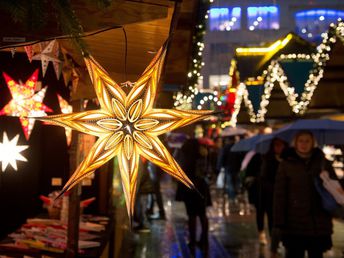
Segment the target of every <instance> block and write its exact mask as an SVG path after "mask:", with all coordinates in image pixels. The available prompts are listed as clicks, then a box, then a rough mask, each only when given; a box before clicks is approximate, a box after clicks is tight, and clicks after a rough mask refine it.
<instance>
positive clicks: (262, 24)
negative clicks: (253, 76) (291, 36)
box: [200, 0, 344, 89]
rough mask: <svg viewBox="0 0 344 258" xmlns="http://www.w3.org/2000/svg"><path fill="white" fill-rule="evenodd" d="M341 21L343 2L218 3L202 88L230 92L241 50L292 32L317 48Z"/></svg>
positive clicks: (208, 35) (210, 24) (245, 0)
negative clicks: (231, 70)
mask: <svg viewBox="0 0 344 258" xmlns="http://www.w3.org/2000/svg"><path fill="white" fill-rule="evenodd" d="M338 18H342V19H344V2H343V1H342V0H288V1H283V0H280V1H278V0H275V1H271V0H270V1H268V0H214V1H213V2H212V4H211V7H210V10H209V19H208V26H207V33H206V35H205V50H204V54H203V60H204V63H205V65H204V67H203V69H202V77H201V78H202V79H201V82H200V85H203V88H205V89H206V88H210V89H218V88H226V87H227V85H228V82H229V76H228V69H229V67H230V61H231V59H232V57H233V55H234V53H235V49H236V48H237V47H239V46H240V47H242V46H247V47H249V46H257V45H260V44H261V45H264V44H267V43H271V42H274V41H275V40H276V39H278V38H280V37H282V36H285V35H287V34H288V33H289V32H291V31H293V32H295V33H297V34H298V35H299V36H301V37H303V38H305V39H307V40H309V41H313V42H314V43H316V44H317V43H319V42H320V39H321V33H323V32H324V31H326V30H327V28H328V26H329V24H330V23H332V22H336V21H337V19H338Z"/></svg>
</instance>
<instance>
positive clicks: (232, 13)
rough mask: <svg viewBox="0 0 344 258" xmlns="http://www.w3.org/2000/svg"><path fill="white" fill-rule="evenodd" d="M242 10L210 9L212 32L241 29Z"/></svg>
mask: <svg viewBox="0 0 344 258" xmlns="http://www.w3.org/2000/svg"><path fill="white" fill-rule="evenodd" d="M240 19H241V8H240V7H232V8H230V7H229V8H227V7H226V8H210V24H209V25H210V30H211V31H231V30H239V29H240V27H241V26H240Z"/></svg>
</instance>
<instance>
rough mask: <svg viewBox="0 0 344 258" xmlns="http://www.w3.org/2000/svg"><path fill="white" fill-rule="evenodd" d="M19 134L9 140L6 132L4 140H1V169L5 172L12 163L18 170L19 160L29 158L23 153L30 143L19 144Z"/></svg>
mask: <svg viewBox="0 0 344 258" xmlns="http://www.w3.org/2000/svg"><path fill="white" fill-rule="evenodd" d="M18 140H19V134H17V135H16V136H15V137H14V138H13V139H12V140H9V139H8V137H7V134H6V132H4V133H3V137H2V142H0V161H1V163H2V166H1V170H2V171H3V172H4V171H5V170H6V168H7V166H8V165H9V164H10V165H11V166H12V168H14V170H16V171H17V169H18V168H17V160H20V161H25V162H27V159H26V158H25V157H24V156H23V155H22V154H21V152H22V151H23V150H26V149H27V148H29V146H28V145H17V144H18Z"/></svg>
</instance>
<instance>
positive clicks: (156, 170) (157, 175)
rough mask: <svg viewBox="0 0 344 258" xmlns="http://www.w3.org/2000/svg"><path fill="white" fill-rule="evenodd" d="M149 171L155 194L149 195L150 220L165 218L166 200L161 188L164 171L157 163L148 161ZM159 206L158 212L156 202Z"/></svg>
mask: <svg viewBox="0 0 344 258" xmlns="http://www.w3.org/2000/svg"><path fill="white" fill-rule="evenodd" d="M148 172H149V176H150V179H151V181H152V184H153V191H154V192H153V194H150V195H149V207H148V210H147V215H148V218H149V219H150V220H159V219H160V220H165V219H166V216H165V209H164V202H163V198H162V193H161V188H160V181H161V176H162V175H163V171H162V169H161V168H160V167H158V166H157V165H155V164H153V163H151V162H148ZM155 203H156V204H157V206H158V214H155V213H154V206H155V205H154V204H155Z"/></svg>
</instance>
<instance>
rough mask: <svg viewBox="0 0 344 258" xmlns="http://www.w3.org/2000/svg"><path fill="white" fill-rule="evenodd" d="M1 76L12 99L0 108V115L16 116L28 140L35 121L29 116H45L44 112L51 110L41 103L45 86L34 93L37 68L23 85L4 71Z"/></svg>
mask: <svg viewBox="0 0 344 258" xmlns="http://www.w3.org/2000/svg"><path fill="white" fill-rule="evenodd" d="M3 76H4V78H5V81H6V83H7V86H8V88H9V90H10V92H11V95H12V100H11V101H10V102H9V103H8V104H7V105H5V107H4V108H3V109H2V110H0V115H9V116H18V117H19V119H20V123H21V125H22V128H23V131H24V135H25V138H26V139H27V140H28V139H29V137H30V134H31V131H32V129H33V126H34V123H35V120H34V119H30V118H29V117H30V116H34V117H38V116H45V115H46V112H52V110H51V109H50V108H49V107H47V106H46V105H44V104H43V99H44V97H45V92H46V90H47V87H45V88H43V89H42V90H40V91H39V92H37V93H36V94H35V86H36V83H37V79H38V69H37V70H36V71H35V72H34V73H33V74H32V75H31V77H30V78H29V79H28V80H27V81H26V83H25V84H24V85H23V84H18V83H17V82H16V81H14V80H13V79H12V78H11V77H10V76H8V75H7V74H6V73H3Z"/></svg>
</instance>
